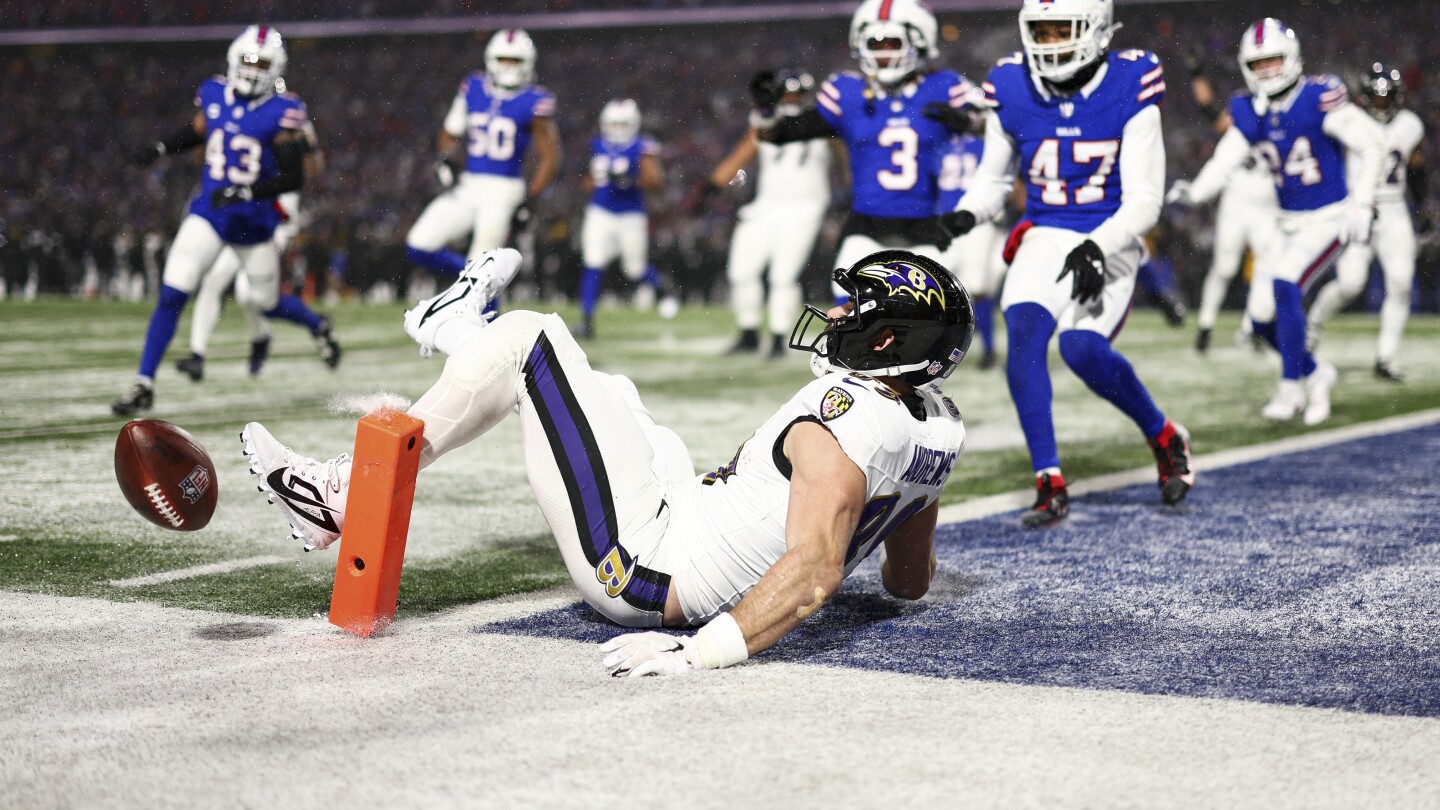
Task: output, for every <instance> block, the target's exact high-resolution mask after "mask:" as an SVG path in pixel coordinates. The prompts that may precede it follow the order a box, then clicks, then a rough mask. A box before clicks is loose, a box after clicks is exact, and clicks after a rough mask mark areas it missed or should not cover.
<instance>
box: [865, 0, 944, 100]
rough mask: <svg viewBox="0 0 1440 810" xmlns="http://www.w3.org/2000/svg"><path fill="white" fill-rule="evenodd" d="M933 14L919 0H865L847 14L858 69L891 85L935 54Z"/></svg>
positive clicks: (936, 50) (908, 74)
mask: <svg viewBox="0 0 1440 810" xmlns="http://www.w3.org/2000/svg"><path fill="white" fill-rule="evenodd" d="M935 39H936V25H935V15H934V14H931V13H930V9H928V8H926V7H925V6H924V4H922V3H920V2H919V0H865V2H863V3H861V4H860V7H859V8H857V9H855V14H854V16H852V17H851V18H850V52H851V53H852V54H853V55H854V56H855V58H856V59H857V60H859V62H860V71H861V72H862V73H864V74H865V75H866V76H868V77H870V78H871V79H873V80H874V81H876V82H879V83H880V84H881V85H883V86H886V87H893V86H895V85H898V84H899V83H900V82H902V81H904V80H905V79H906V78H907V77H909V76H910V74H912V73H914V72H915V71H916V70H919V68H920V65H921V64H922V63H923V62H924V61H926V60H929V59H934V58H935V57H936V56H938V55H939V53H940V52H939V50H938V49H937V48H936V47H935Z"/></svg>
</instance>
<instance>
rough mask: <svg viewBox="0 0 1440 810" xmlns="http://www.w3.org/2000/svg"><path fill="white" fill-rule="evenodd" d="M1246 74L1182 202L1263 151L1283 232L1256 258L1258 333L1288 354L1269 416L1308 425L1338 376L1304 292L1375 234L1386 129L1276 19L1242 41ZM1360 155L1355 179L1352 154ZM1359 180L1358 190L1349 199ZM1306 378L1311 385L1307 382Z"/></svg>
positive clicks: (1321, 416)
mask: <svg viewBox="0 0 1440 810" xmlns="http://www.w3.org/2000/svg"><path fill="white" fill-rule="evenodd" d="M1239 58H1240V73H1241V75H1243V76H1244V77H1245V84H1246V86H1247V87H1249V89H1250V92H1249V93H1237V94H1236V95H1235V97H1234V98H1232V99H1231V100H1230V119H1231V121H1232V122H1233V123H1232V126H1231V127H1230V129H1229V130H1228V131H1227V132H1226V133H1225V135H1224V136H1222V137H1221V138H1220V142H1219V143H1218V144H1216V145H1215V154H1214V155H1212V156H1211V158H1210V162H1209V163H1207V164H1206V165H1205V168H1204V169H1202V170H1201V171H1200V174H1199V175H1198V176H1197V177H1196V178H1195V182H1194V183H1193V184H1191V183H1186V182H1185V181H1183V180H1182V181H1179V182H1177V183H1176V184H1175V187H1174V188H1172V189H1171V191H1170V194H1169V195H1168V199H1170V200H1171V201H1172V202H1180V203H1195V202H1204V201H1206V200H1209V199H1210V198H1212V197H1214V196H1215V195H1216V193H1218V192H1219V191H1220V189H1221V188H1222V187H1223V186H1224V184H1225V181H1226V180H1227V179H1228V178H1229V177H1230V175H1231V174H1233V173H1234V172H1235V170H1236V169H1238V168H1239V167H1240V166H1241V165H1242V164H1243V163H1244V162H1245V159H1246V157H1247V156H1249V155H1250V154H1251V148H1252V146H1254V147H1258V148H1259V149H1260V151H1261V154H1263V155H1264V156H1265V162H1266V164H1267V165H1269V167H1270V171H1271V172H1272V174H1273V175H1274V177H1275V181H1276V183H1277V184H1278V187H1279V197H1280V221H1279V229H1278V230H1277V232H1276V235H1275V237H1274V238H1273V239H1271V240H1270V241H1269V242H1268V243H1267V245H1266V251H1265V255H1264V256H1263V257H1261V260H1260V261H1258V262H1257V263H1256V269H1255V280H1254V282H1252V283H1251V286H1250V298H1249V303H1248V305H1247V311H1248V314H1249V316H1250V321H1251V323H1252V324H1253V325H1254V329H1255V334H1257V335H1260V336H1261V337H1262V338H1264V339H1265V341H1266V342H1268V343H1270V345H1272V346H1274V347H1275V348H1276V350H1277V351H1279V352H1280V362H1281V371H1280V383H1279V385H1278V386H1277V387H1276V389H1275V395H1274V396H1273V397H1271V399H1270V401H1269V402H1268V403H1267V404H1266V405H1265V407H1264V409H1263V410H1262V411H1261V415H1263V416H1264V417H1265V418H1266V419H1269V420H1272V421H1276V422H1288V421H1290V420H1292V419H1294V418H1295V417H1297V416H1300V415H1301V414H1302V413H1303V414H1304V421H1305V424H1307V425H1318V424H1320V423H1321V422H1324V421H1325V420H1326V419H1329V418H1330V389H1331V388H1333V387H1334V386H1335V381H1336V379H1338V376H1339V375H1338V373H1337V372H1336V370H1335V367H1334V366H1332V365H1330V364H1329V363H1326V362H1323V361H1317V360H1316V359H1315V357H1314V356H1313V355H1312V354H1311V353H1310V350H1309V349H1307V348H1306V347H1305V311H1304V309H1303V307H1302V304H1301V297H1302V296H1303V294H1304V290H1303V288H1304V287H1305V286H1307V285H1308V284H1309V283H1311V282H1312V281H1313V280H1315V279H1316V278H1317V277H1318V276H1319V275H1320V274H1321V273H1322V272H1323V271H1324V270H1326V269H1327V268H1328V267H1330V266H1331V265H1332V264H1334V262H1335V259H1336V258H1337V257H1338V256H1339V255H1340V250H1341V247H1342V245H1344V244H1346V243H1348V242H1353V243H1358V244H1365V243H1368V242H1369V241H1370V230H1371V226H1372V223H1373V220H1374V217H1375V204H1374V203H1375V188H1376V185H1377V184H1378V182H1379V179H1380V162H1381V157H1382V154H1383V151H1384V150H1383V147H1382V141H1383V134H1384V133H1383V132H1382V131H1381V130H1380V127H1379V125H1378V124H1376V123H1375V122H1374V120H1372V119H1371V118H1370V117H1369V116H1367V115H1365V114H1364V113H1363V112H1361V111H1360V110H1359V109H1358V108H1356V107H1355V106H1354V105H1353V104H1351V103H1350V99H1349V96H1348V94H1347V93H1346V91H1345V85H1344V84H1342V83H1341V82H1340V80H1339V79H1337V78H1335V77H1334V76H1328V75H1326V76H1305V75H1304V74H1303V70H1304V66H1303V63H1302V62H1301V59H1300V43H1299V41H1298V40H1297V39H1296V38H1295V32H1294V31H1292V30H1291V29H1290V28H1288V27H1286V26H1285V24H1284V23H1282V22H1280V21H1279V20H1276V19H1274V18H1270V17H1267V18H1265V19H1263V20H1261V21H1259V22H1257V23H1254V24H1252V25H1251V26H1250V27H1249V28H1248V29H1246V31H1245V35H1244V37H1243V38H1242V39H1241V40H1240V57H1239ZM1347 149H1349V150H1350V151H1352V152H1354V153H1355V159H1356V160H1358V161H1359V163H1358V168H1357V170H1356V173H1355V181H1354V183H1353V185H1347V183H1346V180H1345V151H1346V150H1347ZM1347 187H1348V194H1347ZM1302 381H1303V382H1302Z"/></svg>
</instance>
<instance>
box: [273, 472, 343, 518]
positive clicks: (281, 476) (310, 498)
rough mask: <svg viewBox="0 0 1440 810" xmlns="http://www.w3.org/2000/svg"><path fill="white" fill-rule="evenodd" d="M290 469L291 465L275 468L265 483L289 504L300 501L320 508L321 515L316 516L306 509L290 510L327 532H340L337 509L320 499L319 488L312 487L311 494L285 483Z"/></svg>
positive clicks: (299, 502)
mask: <svg viewBox="0 0 1440 810" xmlns="http://www.w3.org/2000/svg"><path fill="white" fill-rule="evenodd" d="M289 469H290V468H289V467H281V468H279V469H278V470H275V471H274V472H272V473H270V475H269V477H267V478H266V479H265V483H267V484H269V485H270V488H271V489H272V490H274V492H275V494H276V495H278V496H280V497H281V498H283V499H285V501H286V505H287V506H288V505H290V504H292V503H298V504H301V505H304V506H313V507H315V508H316V509H319V510H320V517H316V516H315V515H312V514H310V513H309V512H307V511H305V510H304V509H295V508H293V507H292V509H291V510H290V511H292V512H294V513H295V514H297V515H299V516H300V517H303V518H305V519H306V520H308V521H310V522H311V523H313V524H315V525H316V526H318V527H320V528H321V529H324V530H325V531H327V532H335V533H337V534H338V533H339V531H340V526H339V525H338V524H336V522H335V510H334V509H332V508H330V507H328V506H326V505H325V504H324V503H323V502H321V501H320V499H319V498H320V492H319V490H315V489H314V487H310V488H311V489H312V490H314V491H313V492H312V493H311V494H310V495H306V494H304V493H301V492H296V491H295V490H294V489H292V488H291V487H290V486H289V485H287V484H286V483H285V473H286V472H288V471H289ZM291 480H292V481H293V480H294V479H293V478H292V479H291ZM305 486H307V487H308V486H310V485H309V484H305Z"/></svg>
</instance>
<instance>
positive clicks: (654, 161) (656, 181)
mask: <svg viewBox="0 0 1440 810" xmlns="http://www.w3.org/2000/svg"><path fill="white" fill-rule="evenodd" d="M635 185H637V186H639V187H640V190H641V191H660V190H661V189H663V188H665V168H664V167H663V166H661V165H660V158H658V157H655V156H654V155H642V156H641V158H640V177H639V179H638V180H637V181H636V183H635Z"/></svg>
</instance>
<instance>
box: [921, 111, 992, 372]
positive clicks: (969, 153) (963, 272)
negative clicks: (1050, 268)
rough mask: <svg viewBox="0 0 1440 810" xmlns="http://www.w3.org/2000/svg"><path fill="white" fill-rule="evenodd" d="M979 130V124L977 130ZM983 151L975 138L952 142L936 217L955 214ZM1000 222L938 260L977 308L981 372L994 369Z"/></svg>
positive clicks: (979, 229)
mask: <svg viewBox="0 0 1440 810" xmlns="http://www.w3.org/2000/svg"><path fill="white" fill-rule="evenodd" d="M983 127H984V125H983V124H980V125H979V126H977V130H979V129H982V128H983ZM984 150H985V141H984V140H983V139H982V138H981V137H978V136H976V135H970V134H966V135H952V136H951V137H950V143H949V145H948V147H947V148H946V150H945V152H944V154H943V155H942V156H941V158H940V176H939V178H938V179H937V180H936V185H937V186H938V188H939V190H940V198H939V200H938V201H937V205H936V207H935V212H936V213H937V214H946V213H949V212H951V211H954V210H955V206H956V205H958V204H959V203H960V198H961V197H963V196H965V191H966V190H967V189H969V188H970V182H971V181H972V180H973V179H974V178H975V172H976V171H977V170H978V169H979V168H980V156H981V154H982V153H983V152H984ZM1002 217H1004V209H1003V208H1002V209H1001V210H1000V211H999V212H997V213H996V214H995V216H993V217H991V218H990V219H987V220H986V221H984V222H977V223H976V224H975V227H974V228H972V229H970V232H969V233H967V234H965V235H964V236H962V237H960V238H958V239H956V240H955V241H953V242H951V243H950V247H949V248H947V249H946V250H945V253H944V254H943V255H942V256H941V264H944V265H945V267H947V268H948V269H949V270H950V272H952V273H954V274H955V277H956V278H958V279H959V280H960V283H961V284H963V285H964V286H965V289H966V291H968V292H969V293H970V295H971V296H972V298H973V300H974V302H975V332H976V334H978V335H979V336H980V350H981V353H980V368H982V369H989V368H994V366H995V362H996V360H995V299H994V296H995V293H996V292H998V291H999V290H1000V281H1001V280H1002V279H1003V278H1004V277H1005V262H1003V261H1001V259H1000V247H1001V245H1002V244H1003V243H1004V241H1005V232H1004V230H1002V229H1001V227H1000V221H1001V219H1002Z"/></svg>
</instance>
